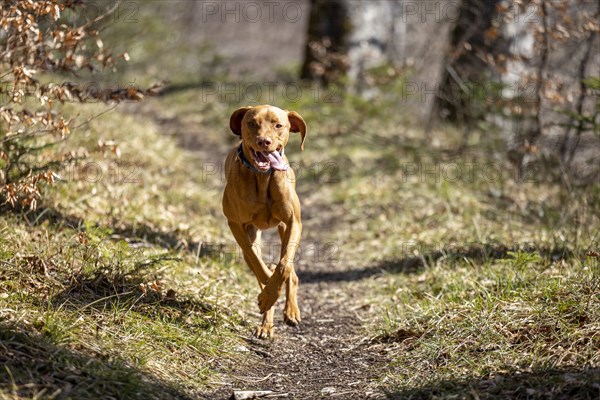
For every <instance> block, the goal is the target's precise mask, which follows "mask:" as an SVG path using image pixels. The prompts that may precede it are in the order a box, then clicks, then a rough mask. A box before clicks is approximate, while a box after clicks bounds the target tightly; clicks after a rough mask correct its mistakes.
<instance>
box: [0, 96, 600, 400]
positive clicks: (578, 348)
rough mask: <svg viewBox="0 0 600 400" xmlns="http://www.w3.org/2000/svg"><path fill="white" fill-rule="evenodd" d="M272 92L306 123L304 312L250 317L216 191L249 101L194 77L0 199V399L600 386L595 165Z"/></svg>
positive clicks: (540, 390)
mask: <svg viewBox="0 0 600 400" xmlns="http://www.w3.org/2000/svg"><path fill="white" fill-rule="evenodd" d="M275 100H276V101H275V104H277V105H280V106H281V107H282V108H289V109H293V110H296V111H298V112H299V113H300V114H301V115H302V116H303V117H304V118H305V119H306V121H307V122H308V127H309V130H308V135H307V139H306V146H305V147H306V150H305V151H304V152H300V150H299V139H298V138H297V137H292V138H291V141H290V143H289V145H288V147H287V148H286V154H287V155H288V158H289V159H290V161H291V162H292V166H293V168H295V169H296V171H297V175H298V182H297V191H298V194H299V197H300V200H301V204H302V220H303V235H302V242H301V245H300V250H299V253H298V258H297V261H296V269H297V271H298V275H299V278H300V288H299V306H300V310H301V313H302V323H301V324H300V325H299V327H297V328H291V327H287V326H285V324H284V323H283V321H282V300H281V299H280V300H279V302H278V303H277V304H276V305H275V307H276V313H275V338H274V339H273V340H258V339H255V338H254V337H253V330H254V329H255V328H256V326H257V325H258V324H259V322H260V320H261V316H260V314H259V313H258V307H257V305H256V298H257V295H258V293H259V291H258V286H257V285H256V281H255V278H254V277H253V276H252V274H251V272H250V271H249V269H248V268H247V267H246V266H245V264H244V262H243V260H242V259H241V257H240V256H239V251H238V250H237V248H236V246H235V242H234V241H233V239H232V238H231V235H230V233H229V231H228V228H227V224H226V221H225V219H224V217H223V215H222V211H221V205H220V199H221V194H222V190H223V187H224V180H223V176H222V165H223V160H224V159H225V155H226V153H227V151H228V150H229V149H230V148H231V147H232V146H233V145H234V144H235V140H236V138H235V136H234V135H232V134H231V133H230V132H229V130H228V120H229V115H230V114H231V112H232V111H233V110H234V109H235V108H236V107H238V106H239V105H243V104H229V103H220V102H217V101H204V100H203V97H202V93H200V92H199V91H198V90H197V89H194V88H187V89H185V90H181V91H179V92H174V93H171V94H169V95H165V96H161V97H158V98H155V99H150V100H147V101H145V102H142V103H141V104H131V105H126V106H124V107H120V108H119V109H117V110H115V111H113V112H111V113H109V114H107V115H105V116H104V117H102V118H98V119H95V120H93V121H92V122H91V123H90V124H89V126H88V127H86V128H85V129H84V130H82V131H81V132H79V133H78V134H77V135H74V136H73V137H72V138H71V140H70V141H69V142H68V143H65V146H70V147H65V148H64V149H61V150H64V151H80V152H81V151H83V150H81V149H89V160H88V161H87V162H84V163H79V164H76V165H72V166H69V167H68V168H67V169H65V170H64V171H61V175H62V176H63V180H62V181H61V183H59V184H58V185H56V186H54V187H51V188H49V189H48V193H47V198H46V199H45V200H44V202H43V203H42V205H41V206H40V208H39V209H38V210H37V211H35V212H33V211H28V210H17V211H11V210H8V209H7V208H3V209H1V210H0V364H2V365H3V368H0V399H8V400H16V399H19V400H20V399H27V398H48V399H50V398H78V399H98V398H125V399H138V398H144V399H167V398H168V399H171V398H179V399H196V398H207V399H228V398H231V397H232V396H235V395H236V394H237V395H238V397H239V396H240V395H241V394H243V393H244V392H253V393H254V394H255V395H257V396H258V393H259V392H264V393H263V395H264V397H265V398H278V397H281V398H285V397H287V398H295V399H313V398H327V397H333V398H342V399H346V398H350V399H352V398H356V399H362V398H402V399H404V398H409V399H411V398H412V399H425V398H432V397H437V398H473V399H478V398H479V399H484V398H487V399H504V398H531V399H542V398H543V399H554V398H557V399H558V398H565V399H566V398H569V399H597V398H598V394H599V391H600V386H599V385H600V369H599V367H600V355H599V353H598V351H597V350H598V348H600V334H599V333H598V332H600V325H599V322H598V321H600V297H599V296H598V293H600V278H599V277H600V269H599V268H600V258H598V257H596V256H595V254H597V252H598V238H599V237H600V231H599V230H598V229H599V227H600V209H599V207H600V201H599V198H600V190H598V187H597V185H596V186H594V185H592V186H588V187H577V186H575V185H573V186H567V187H565V186H561V185H558V184H556V183H554V182H553V181H551V180H547V179H546V178H545V177H544V176H543V175H542V174H541V173H539V174H538V173H534V174H529V175H525V176H519V175H516V173H515V171H517V170H516V169H514V168H512V167H511V164H510V162H509V161H508V160H506V157H505V156H504V153H503V151H502V146H501V144H499V143H498V142H501V140H500V139H497V138H496V137H495V136H494V135H493V134H485V135H484V134H483V133H482V132H483V131H481V132H480V131H476V132H473V133H472V134H471V136H470V137H469V138H468V141H467V142H466V143H465V141H464V140H465V139H464V135H463V132H461V131H458V130H456V129H455V128H443V129H439V130H435V131H434V132H432V133H430V134H429V136H427V135H425V133H423V132H422V131H420V130H418V129H413V128H411V127H410V126H411V125H410V124H408V123H405V122H404V121H403V120H402V117H401V116H399V115H398V113H397V112H396V111H395V110H394V109H393V108H392V107H391V105H390V104H370V103H371V102H361V101H360V100H358V99H350V100H351V101H348V102H341V103H336V104H327V103H315V102H314V101H313V99H305V100H300V101H297V102H294V103H290V104H288V103H286V102H285V100H284V99H275ZM103 109H104V108H103V106H102V105H90V106H82V107H81V108H78V110H79V111H78V112H80V113H81V114H82V117H83V118H86V116H87V115H97V114H99V113H100V112H101V111H102V110H103ZM382 110H384V111H382ZM385 110H388V111H385ZM99 140H101V143H113V142H114V143H115V144H116V145H117V146H118V147H119V149H120V151H121V155H120V158H117V157H116V154H115V152H114V151H113V152H111V151H107V150H106V145H104V146H99V144H98V143H99ZM111 141H112V142H111ZM461 171H462V172H465V174H464V175H463V176H462V178H461V177H460V176H457V175H456V174H457V172H461ZM490 171H492V172H494V174H491V175H490ZM98 172H99V173H100V175H98ZM466 172H468V174H466ZM497 173H500V174H499V175H498V174H497ZM277 243H278V239H277V237H276V234H275V233H273V232H270V233H267V234H266V235H264V236H263V244H264V248H263V254H264V255H265V258H266V261H267V262H276V260H274V259H273V256H272V254H278V249H277Z"/></svg>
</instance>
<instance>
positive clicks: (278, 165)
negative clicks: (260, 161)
mask: <svg viewBox="0 0 600 400" xmlns="http://www.w3.org/2000/svg"><path fill="white" fill-rule="evenodd" d="M267 159H268V160H269V163H270V164H271V168H273V169H274V170H277V171H286V170H287V169H288V165H287V164H286V163H285V162H284V161H283V158H281V156H280V155H279V152H277V151H274V152H272V153H267Z"/></svg>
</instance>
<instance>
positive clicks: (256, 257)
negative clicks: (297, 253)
mask: <svg viewBox="0 0 600 400" xmlns="http://www.w3.org/2000/svg"><path fill="white" fill-rule="evenodd" d="M229 228H230V229H231V232H232V233H233V237H234V238H235V240H236V241H237V243H238V245H239V246H240V248H241V249H242V254H243V255H244V261H246V264H248V267H250V269H251V270H252V272H254V275H255V276H256V279H257V280H258V286H259V287H260V289H261V291H262V290H263V288H264V287H265V284H266V283H267V282H268V280H269V277H270V276H271V274H272V270H271V269H269V268H268V267H267V266H266V265H265V263H264V262H263V260H262V258H261V252H260V236H259V234H258V231H257V229H256V227H254V226H247V227H246V228H244V226H243V225H242V224H238V223H235V222H231V221H229ZM273 312H274V309H273V307H271V308H270V309H269V310H268V311H267V312H265V313H264V314H263V321H262V324H261V326H259V327H258V328H257V329H256V332H255V334H256V337H259V338H268V337H269V338H272V337H273Z"/></svg>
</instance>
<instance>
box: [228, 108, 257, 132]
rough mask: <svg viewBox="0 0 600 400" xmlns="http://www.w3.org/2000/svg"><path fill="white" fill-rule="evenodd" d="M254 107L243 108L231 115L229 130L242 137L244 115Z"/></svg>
mask: <svg viewBox="0 0 600 400" xmlns="http://www.w3.org/2000/svg"><path fill="white" fill-rule="evenodd" d="M251 108H252V107H242V108H238V109H237V110H235V111H234V112H233V114H231V117H230V118H229V128H231V131H232V132H233V133H235V134H236V135H238V136H242V120H243V119H244V115H246V113H247V112H248V110H249V109H251Z"/></svg>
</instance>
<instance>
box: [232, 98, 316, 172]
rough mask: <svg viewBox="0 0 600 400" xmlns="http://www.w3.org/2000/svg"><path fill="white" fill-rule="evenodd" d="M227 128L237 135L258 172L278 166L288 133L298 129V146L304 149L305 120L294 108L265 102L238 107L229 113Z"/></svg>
mask: <svg viewBox="0 0 600 400" xmlns="http://www.w3.org/2000/svg"><path fill="white" fill-rule="evenodd" d="M229 127H230V128H231V131H232V132H233V133H235V134H236V135H238V136H240V137H241V139H242V143H243V148H244V153H245V155H246V157H248V158H251V160H250V161H251V162H252V164H253V165H254V166H255V167H256V168H257V169H258V170H260V171H267V170H269V168H275V169H279V167H280V163H281V156H280V155H281V153H282V151H283V148H284V147H285V146H286V145H287V143H288V140H289V137H290V132H300V136H301V142H300V148H301V149H302V150H304V139H305V138H306V123H305V122H304V120H303V119H302V117H301V116H300V115H299V114H298V113H296V112H295V111H284V110H282V109H280V108H277V107H273V106H269V105H264V106H256V107H242V108H239V109H237V110H235V111H234V112H233V114H231V118H230V120H229Z"/></svg>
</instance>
